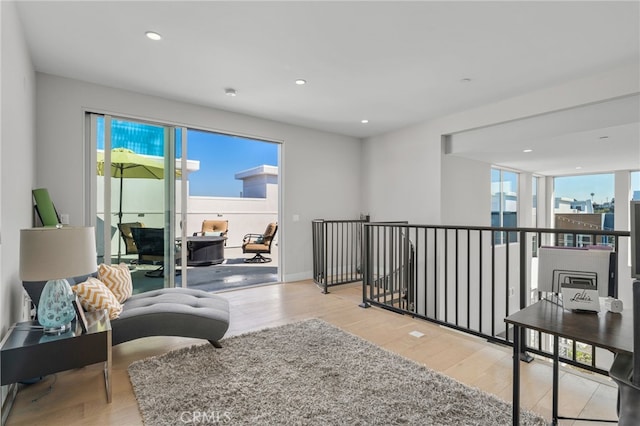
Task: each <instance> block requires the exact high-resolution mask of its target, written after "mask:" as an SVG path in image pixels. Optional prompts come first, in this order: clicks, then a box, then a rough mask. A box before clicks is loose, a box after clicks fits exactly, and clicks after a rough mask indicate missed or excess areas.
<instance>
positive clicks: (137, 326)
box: [22, 277, 229, 347]
mask: <svg viewBox="0 0 640 426" xmlns="http://www.w3.org/2000/svg"><path fill="white" fill-rule="evenodd" d="M85 279H86V277H76V278H73V279H69V282H70V284H71V285H74V284H75V283H79V282H82V281H84V280H85ZM22 284H23V286H24V288H25V289H26V291H27V293H28V294H29V297H31V300H32V301H33V303H34V304H35V305H36V306H37V305H38V302H39V301H40V294H41V293H42V289H43V287H44V285H45V283H44V282H40V281H37V282H23V283H22ZM123 306H124V308H123V310H122V313H121V314H120V316H119V317H118V318H116V319H114V320H111V329H112V344H113V345H117V344H120V343H123V342H128V341H129V340H134V339H139V338H141V337H148V336H181V337H193V338H198V339H206V340H208V341H209V342H211V344H212V345H214V346H215V347H220V344H219V342H218V341H219V340H220V339H222V337H223V336H224V334H225V333H226V332H227V329H228V328H229V302H228V301H227V299H225V298H223V297H221V296H218V295H215V294H211V293H207V292H204V291H202V290H194V289H187V288H164V289H160V290H153V291H149V292H146V293H140V294H136V295H133V296H131V297H130V298H129V299H127V300H126V301H125V302H124V303H123Z"/></svg>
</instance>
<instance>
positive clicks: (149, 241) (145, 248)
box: [131, 227, 180, 278]
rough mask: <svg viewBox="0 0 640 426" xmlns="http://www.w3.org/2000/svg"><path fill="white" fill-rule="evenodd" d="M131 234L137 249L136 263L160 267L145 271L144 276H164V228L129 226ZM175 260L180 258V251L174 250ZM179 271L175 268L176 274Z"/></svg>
mask: <svg viewBox="0 0 640 426" xmlns="http://www.w3.org/2000/svg"><path fill="white" fill-rule="evenodd" d="M131 235H132V236H133V240H134V241H135V243H136V248H137V249H138V264H145V263H146V264H152V265H157V264H158V263H160V267H159V268H157V269H154V270H153V271H149V272H146V273H145V274H144V275H145V276H146V277H153V278H160V277H163V276H164V229H163V228H146V227H140V228H131ZM175 259H176V262H177V261H178V260H180V251H179V250H176V258H175ZM179 274H180V271H179V270H176V275H179Z"/></svg>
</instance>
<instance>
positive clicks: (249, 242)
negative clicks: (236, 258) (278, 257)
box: [242, 223, 278, 263]
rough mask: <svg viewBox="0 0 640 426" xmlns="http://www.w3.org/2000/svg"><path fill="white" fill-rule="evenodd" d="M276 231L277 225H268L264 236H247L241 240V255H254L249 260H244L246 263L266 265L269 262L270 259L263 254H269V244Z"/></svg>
mask: <svg viewBox="0 0 640 426" xmlns="http://www.w3.org/2000/svg"><path fill="white" fill-rule="evenodd" d="M277 230H278V224H277V223H270V224H269V225H267V229H266V230H265V231H264V234H247V235H245V236H244V238H243V239H242V253H255V256H253V257H252V258H250V259H245V260H244V261H245V262H247V263H267V262H271V258H270V257H265V256H263V254H269V253H271V244H272V243H273V238H274V237H275V235H276V231H277Z"/></svg>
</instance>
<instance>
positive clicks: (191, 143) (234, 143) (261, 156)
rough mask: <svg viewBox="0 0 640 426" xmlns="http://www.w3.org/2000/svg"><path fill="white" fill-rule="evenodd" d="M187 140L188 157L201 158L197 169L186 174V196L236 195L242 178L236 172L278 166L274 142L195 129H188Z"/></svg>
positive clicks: (276, 149)
mask: <svg viewBox="0 0 640 426" xmlns="http://www.w3.org/2000/svg"><path fill="white" fill-rule="evenodd" d="M187 141H188V142H187V158H188V159H189V160H199V161H200V170H198V171H197V172H192V173H190V174H189V195H196V196H211V197H239V196H240V192H242V181H241V180H237V179H235V178H234V175H235V174H236V173H238V172H240V171H242V170H246V169H250V168H252V167H256V166H261V165H263V164H266V165H270V166H277V165H278V144H276V143H271V142H263V141H257V140H252V139H246V138H241V137H238V136H228V135H223V134H219V133H210V132H202V131H198V130H189V131H188V134H187Z"/></svg>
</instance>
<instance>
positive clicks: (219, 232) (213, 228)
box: [193, 220, 229, 245]
mask: <svg viewBox="0 0 640 426" xmlns="http://www.w3.org/2000/svg"><path fill="white" fill-rule="evenodd" d="M228 232H229V221H228V220H204V221H202V230H201V231H200V232H194V233H193V236H194V237H195V236H198V235H199V236H203V237H206V236H216V237H218V236H219V237H224V238H225V242H224V245H227V241H226V238H227V233H228Z"/></svg>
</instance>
